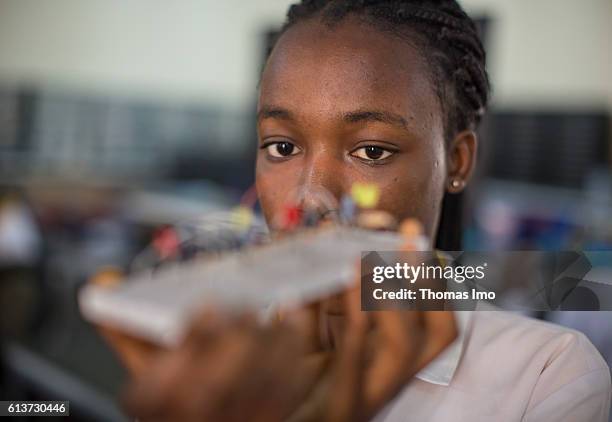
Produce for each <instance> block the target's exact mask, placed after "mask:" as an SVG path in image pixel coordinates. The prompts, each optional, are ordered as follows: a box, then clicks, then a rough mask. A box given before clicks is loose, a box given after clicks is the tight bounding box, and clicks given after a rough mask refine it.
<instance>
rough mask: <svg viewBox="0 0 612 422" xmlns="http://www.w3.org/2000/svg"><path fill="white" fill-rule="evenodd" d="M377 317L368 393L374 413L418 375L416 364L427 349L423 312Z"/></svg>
mask: <svg viewBox="0 0 612 422" xmlns="http://www.w3.org/2000/svg"><path fill="white" fill-rule="evenodd" d="M373 314H374V315H373V319H374V324H375V329H374V330H375V336H374V337H373V339H374V341H375V342H376V343H375V344H374V346H373V348H374V356H373V358H372V361H371V363H370V365H369V367H368V369H367V375H366V381H365V393H364V402H365V403H366V408H367V409H368V411H369V412H371V413H372V412H375V411H376V410H377V409H379V408H380V407H381V406H382V405H384V403H387V402H388V401H389V400H391V399H392V398H393V397H394V396H395V395H396V394H397V393H398V392H399V391H400V390H401V389H402V388H403V387H404V386H405V385H406V383H407V382H408V381H409V380H410V379H411V378H412V376H414V374H416V372H417V368H416V365H415V361H416V359H417V358H418V356H419V355H420V352H421V349H422V347H423V327H422V321H421V315H420V314H421V313H420V312H416V311H378V312H374V313H373Z"/></svg>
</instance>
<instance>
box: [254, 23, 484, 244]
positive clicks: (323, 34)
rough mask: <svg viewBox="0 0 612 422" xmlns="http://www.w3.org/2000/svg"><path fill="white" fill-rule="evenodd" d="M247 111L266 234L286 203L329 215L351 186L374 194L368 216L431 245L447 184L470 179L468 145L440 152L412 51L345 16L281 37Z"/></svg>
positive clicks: (433, 102)
mask: <svg viewBox="0 0 612 422" xmlns="http://www.w3.org/2000/svg"><path fill="white" fill-rule="evenodd" d="M257 111H258V121H257V131H258V139H259V150H258V155H257V170H256V186H257V191H258V194H259V199H260V203H261V206H262V209H263V212H264V215H265V218H266V220H267V221H268V223H269V224H270V225H271V226H272V228H273V229H274V228H275V227H274V225H275V221H277V216H279V215H282V213H283V210H284V209H285V208H286V207H287V205H288V204H290V203H294V204H295V202H298V203H297V204H295V205H301V206H317V207H321V205H323V206H324V207H327V208H331V207H333V206H334V205H333V204H335V203H337V201H338V200H339V199H340V198H341V197H342V195H345V194H348V193H350V190H351V186H352V185H353V184H354V183H355V182H360V183H369V184H376V185H377V186H378V188H379V190H380V200H379V203H378V206H377V208H379V209H382V210H385V211H387V212H389V213H391V214H392V215H393V216H394V217H396V218H397V219H398V221H401V220H403V219H404V218H406V217H415V218H417V219H418V220H419V221H421V222H422V223H423V226H424V228H425V231H426V233H427V234H428V235H429V236H430V238H432V239H433V237H434V236H435V232H436V227H437V224H438V219H439V214H440V207H441V202H442V198H443V195H444V192H445V190H446V189H448V185H449V180H450V179H449V178H450V177H457V176H460V177H462V181H463V182H464V181H465V180H467V177H468V176H469V173H470V171H471V162H472V161H473V156H474V153H475V138H473V134H471V135H470V134H469V133H467V134H466V133H464V134H461V135H460V136H458V137H456V139H453V141H452V142H451V144H450V146H447V145H445V139H444V135H445V134H444V119H443V115H442V108H441V106H440V104H439V100H438V97H437V96H436V94H435V91H434V88H433V86H432V82H431V78H430V77H429V69H428V66H427V64H426V63H425V61H424V59H423V57H422V56H421V53H419V50H417V49H416V48H415V47H413V46H412V45H411V43H409V42H407V41H406V40H405V39H401V38H399V37H397V36H394V35H391V34H388V33H384V32H381V31H379V30H376V29H374V28H373V27H364V24H363V23H362V22H358V21H357V20H356V19H353V18H347V19H345V20H344V21H342V22H341V23H340V24H339V25H337V26H335V27H334V28H333V29H328V28H327V27H325V26H324V25H321V24H320V23H318V22H316V21H305V22H301V23H298V24H296V25H295V26H293V27H292V28H290V29H289V30H288V31H287V32H285V33H284V34H283V35H282V37H281V38H280V39H279V40H278V42H277V44H276V46H275V48H274V50H273V52H272V54H271V56H270V58H269V60H268V62H267V65H266V68H265V70H264V72H263V75H262V80H261V85H260V94H259V101H258V110H257ZM455 187H456V186H455ZM331 211H333V210H331Z"/></svg>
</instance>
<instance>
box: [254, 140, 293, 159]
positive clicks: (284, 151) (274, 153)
mask: <svg viewBox="0 0 612 422" xmlns="http://www.w3.org/2000/svg"><path fill="white" fill-rule="evenodd" d="M262 148H264V149H265V150H266V151H267V152H268V155H269V156H270V157H274V158H284V157H289V156H291V155H295V154H297V153H299V152H300V149H299V148H298V147H296V146H295V145H293V144H292V143H291V142H271V143H269V144H267V145H264V146H263V147H262Z"/></svg>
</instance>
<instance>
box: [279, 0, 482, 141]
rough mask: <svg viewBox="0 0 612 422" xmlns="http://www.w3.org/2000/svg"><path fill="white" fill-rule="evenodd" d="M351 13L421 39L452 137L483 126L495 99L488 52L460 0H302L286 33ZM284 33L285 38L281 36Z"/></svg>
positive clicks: (292, 11) (292, 12) (332, 22)
mask: <svg viewBox="0 0 612 422" xmlns="http://www.w3.org/2000/svg"><path fill="white" fill-rule="evenodd" d="M349 15H356V16H359V17H361V18H364V19H366V20H367V21H368V22H369V23H371V24H373V25H375V26H377V28H380V29H381V30H385V31H389V32H391V33H394V34H398V35H400V36H402V35H403V36H407V37H410V38H411V39H412V40H415V41H416V42H417V44H418V46H419V47H421V50H422V52H423V56H424V57H425V59H426V60H427V62H428V64H429V65H430V67H431V69H432V77H433V82H434V87H435V89H436V94H437V96H438V98H439V100H440V104H441V106H442V109H443V112H444V124H445V130H446V137H447V139H451V138H452V137H453V136H454V135H455V134H456V133H458V132H460V131H462V130H466V129H470V130H473V129H475V128H476V127H477V125H478V123H479V122H480V120H481V117H482V115H483V114H484V111H485V108H486V106H487V103H488V100H489V91H490V86H489V79H488V76H487V72H486V54H485V51H484V48H483V46H482V43H481V41H480V37H479V36H478V31H477V29H476V25H475V24H474V21H472V19H471V18H470V17H469V16H468V15H467V14H466V13H465V11H464V10H463V9H462V8H461V6H460V5H459V4H458V3H457V1H455V0H302V1H301V2H299V3H296V4H294V5H292V6H291V7H290V8H289V11H288V13H287V21H286V22H285V25H284V26H283V28H282V30H281V32H280V34H282V33H283V32H284V31H286V30H287V29H289V28H290V27H291V26H293V25H295V24H296V23H298V22H300V21H303V20H307V19H311V18H315V17H318V18H320V19H321V21H322V22H323V23H325V24H326V25H328V26H329V27H333V26H334V25H336V24H337V23H339V22H340V21H342V20H343V19H344V18H346V17H347V16H349ZM280 34H279V35H280Z"/></svg>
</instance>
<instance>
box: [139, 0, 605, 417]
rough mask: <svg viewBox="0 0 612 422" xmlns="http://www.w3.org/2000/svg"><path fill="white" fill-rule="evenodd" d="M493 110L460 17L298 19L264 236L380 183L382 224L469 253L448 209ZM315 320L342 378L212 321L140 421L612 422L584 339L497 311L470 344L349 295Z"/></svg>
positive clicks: (274, 134)
mask: <svg viewBox="0 0 612 422" xmlns="http://www.w3.org/2000/svg"><path fill="white" fill-rule="evenodd" d="M488 94H489V85H488V79H487V73H486V70H485V53H484V51H483V48H482V45H481V43H480V41H479V38H478V35H477V32H476V28H475V25H474V23H473V22H472V20H471V19H470V18H469V17H468V16H467V15H466V14H465V12H464V11H463V10H462V9H461V7H460V6H459V5H458V3H457V2H456V1H454V0H438V1H436V0H421V1H419V0H404V1H400V0H379V1H374V0H330V1H320V0H303V1H302V2H301V3H299V4H296V5H293V6H291V8H290V9H289V13H288V21H287V23H286V25H285V26H284V28H283V30H282V33H281V35H280V37H279V38H278V40H277V42H276V45H275V46H274V49H273V50H272V52H271V55H270V57H269V59H268V61H267V64H266V67H265V69H264V72H263V75H262V79H261V86H260V94H259V103H258V110H257V112H258V120H257V125H258V126H257V130H258V135H259V147H260V148H259V152H258V155H257V173H256V183H257V191H258V194H259V199H260V202H261V206H262V209H263V212H264V214H265V217H266V219H267V220H268V222H269V223H270V225H272V226H273V225H274V221H275V218H274V216H275V215H278V214H279V213H281V212H282V208H283V207H284V206H285V204H286V201H287V197H288V196H290V195H295V194H294V193H295V192H296V191H297V192H299V193H300V195H299V198H300V200H301V201H302V202H303V204H304V205H307V204H308V203H309V202H314V203H315V204H314V205H315V206H319V205H320V204H318V203H317V192H320V191H321V190H325V191H326V192H330V193H331V194H332V195H334V196H335V197H336V198H340V197H341V196H342V195H343V194H345V193H347V192H348V191H349V190H350V187H351V186H352V184H353V183H355V182H367V183H375V184H377V185H378V186H379V187H380V190H381V200H380V203H379V207H380V208H381V209H383V210H385V211H387V212H389V213H390V214H392V215H393V216H395V217H396V218H397V219H398V220H402V219H404V218H406V217H414V218H417V219H418V220H419V221H421V222H422V224H423V227H424V231H425V233H426V234H427V236H429V238H430V239H431V240H432V242H434V244H436V246H437V247H438V248H440V249H447V250H456V249H460V244H459V243H458V240H459V238H458V233H459V228H460V222H459V216H458V215H457V214H455V215H453V212H452V211H453V209H454V206H453V204H454V202H456V198H455V195H458V194H460V192H461V191H462V190H463V189H464V187H465V186H466V184H467V182H468V181H469V179H470V175H471V173H472V169H473V167H474V162H475V159H476V151H477V137H476V134H475V132H474V130H475V128H476V126H477V124H478V122H479V120H480V118H481V116H482V114H483V112H484V109H485V107H486V105H487V99H488ZM331 211H333V210H331ZM272 228H274V227H272ZM317 309H319V313H318V314H317V318H318V319H317V321H318V324H326V325H327V326H329V327H330V328H329V331H330V332H331V333H332V337H333V341H332V343H333V344H336V345H338V346H337V347H336V348H335V349H334V350H332V351H329V352H328V353H327V354H326V359H327V362H329V360H330V359H331V361H332V362H333V363H332V364H327V365H323V366H317V364H316V363H314V364H313V363H312V362H310V363H307V360H308V359H307V354H306V353H301V352H300V351H303V350H304V349H302V348H301V347H303V345H301V346H300V345H299V344H300V342H299V341H298V340H296V335H295V333H296V331H295V330H294V329H293V328H291V327H287V326H284V327H282V328H279V329H275V330H272V331H268V330H265V329H261V328H256V327H254V325H253V324H251V323H249V322H248V321H242V322H240V323H231V322H227V321H226V322H223V321H224V320H222V319H219V317H218V316H217V317H212V316H210V315H209V316H208V317H205V318H203V319H202V321H200V322H199V323H196V324H195V325H194V331H193V334H192V336H191V337H190V339H189V340H188V341H187V342H186V343H185V345H184V346H183V347H182V348H181V349H180V350H178V351H174V352H168V353H165V354H162V355H161V356H156V357H155V358H154V359H156V360H155V361H154V362H155V364H152V363H151V361H147V364H146V365H141V368H144V371H140V372H139V373H138V374H137V376H136V377H137V379H138V380H139V381H138V382H137V383H136V387H135V388H134V389H133V390H132V394H131V397H132V400H131V402H132V408H133V409H134V410H135V412H136V414H137V415H140V416H141V417H144V418H145V419H146V418H147V417H151V418H152V419H155V420H159V419H173V418H180V419H181V420H231V418H232V417H233V416H235V417H236V420H245V418H248V419H249V420H252V419H255V420H281V419H283V418H286V417H289V418H290V420H332V421H333V420H368V419H370V418H373V417H375V418H376V420H379V421H404V420H423V421H451V420H452V421H491V420H496V421H601V422H604V421H607V417H608V412H609V407H610V375H609V368H608V367H607V365H606V364H605V362H604V361H603V359H602V358H601V357H600V356H599V354H598V352H597V351H596V350H595V349H594V347H593V346H592V345H591V344H590V343H589V341H588V340H587V339H586V338H585V337H584V336H583V335H582V334H580V333H578V332H574V331H569V330H567V329H564V328H561V327H557V326H554V325H550V324H546V323H542V322H538V321H535V320H531V319H527V318H523V317H519V316H516V315H514V314H510V313H505V312H499V311H491V312H473V313H465V314H457V325H456V327H457V328H458V334H457V333H456V332H455V325H454V322H453V318H452V315H451V314H449V313H442V312H425V313H420V314H419V313H416V312H399V311H393V312H381V313H375V314H369V315H365V313H363V312H360V311H359V310H358V305H355V294H354V293H350V292H349V293H347V294H346V295H345V297H344V298H343V300H335V301H327V302H325V303H324V304H321V305H320V306H319V307H318V308H317ZM215 318H216V319H215ZM211 319H215V322H214V323H213V322H211ZM219 327H223V328H219ZM372 333H374V335H372ZM371 338H374V339H375V340H373V341H374V343H370V340H368V339H371ZM211 339H214V341H211ZM263 339H265V341H264V340H263ZM453 339H455V340H454V342H453V343H452V344H450V347H448V348H446V350H444V351H442V350H443V349H444V348H445V346H447V345H448V344H449V343H450V341H451V340H453ZM129 353H132V355H133V354H134V352H133V349H132V352H128V354H129ZM330 356H331V358H329V357H330ZM434 358H435V359H434ZM128 361H130V359H129V358H128ZM131 361H132V362H133V361H134V360H133V359H132V360H131ZM141 362H142V360H141ZM309 365H310V366H309ZM309 367H317V368H318V369H317V370H312V371H309V370H307V369H305V368H309ZM314 374H316V376H315V375H314ZM321 380H327V381H325V382H327V385H328V386H331V387H328V388H327V389H325V388H323V387H321V382H322V381H321ZM321 391H323V392H324V393H320V392H321ZM317 394H318V397H317ZM313 396H314V398H313ZM291 418H293V419H291ZM177 420H178V419H177Z"/></svg>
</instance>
